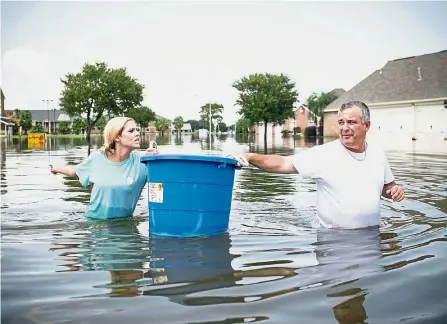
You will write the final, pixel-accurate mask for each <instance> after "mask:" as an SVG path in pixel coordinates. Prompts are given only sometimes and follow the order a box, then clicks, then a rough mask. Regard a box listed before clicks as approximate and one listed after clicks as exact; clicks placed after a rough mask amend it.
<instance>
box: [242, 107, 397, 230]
mask: <svg viewBox="0 0 447 324" xmlns="http://www.w3.org/2000/svg"><path fill="white" fill-rule="evenodd" d="M338 125H339V139H338V140H335V141H332V142H330V143H326V144H323V145H319V146H314V147H312V148H310V149H307V150H304V151H302V152H300V153H297V154H295V155H293V156H289V157H284V156H280V155H262V154H256V153H244V154H243V155H242V156H241V157H240V158H239V165H244V164H245V165H248V163H250V164H252V165H254V166H255V167H257V168H259V169H261V170H264V171H267V172H271V173H299V174H301V175H302V176H304V177H308V178H312V179H313V180H315V182H316V183H317V213H318V218H319V221H320V224H321V225H322V226H324V227H341V228H358V227H367V226H377V225H379V224H380V199H381V196H384V197H386V198H389V199H392V200H393V201H401V200H403V199H404V196H405V195H404V192H403V190H402V188H401V187H400V186H398V185H396V183H395V181H394V176H393V174H392V172H391V168H390V166H389V163H388V160H387V158H386V155H385V153H384V152H383V150H381V149H380V148H378V147H376V146H375V145H374V144H373V143H368V142H367V141H366V133H367V132H368V130H369V128H370V125H371V122H370V113H369V108H368V106H367V105H366V104H365V103H363V102H361V101H348V102H346V103H344V104H343V105H342V106H341V108H340V110H339V112H338Z"/></svg>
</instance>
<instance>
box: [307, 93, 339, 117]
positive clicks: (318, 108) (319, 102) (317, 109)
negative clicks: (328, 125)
mask: <svg viewBox="0 0 447 324" xmlns="http://www.w3.org/2000/svg"><path fill="white" fill-rule="evenodd" d="M335 99H337V95H335V94H334V93H333V92H326V93H325V92H321V93H320V94H318V93H316V92H314V93H312V94H311V95H310V96H309V97H308V98H307V108H309V110H310V111H311V112H312V113H313V117H314V121H315V124H317V125H318V124H321V125H322V123H323V115H324V109H325V108H326V107H327V106H328V105H329V104H330V103H331V102H332V101H334V100H335ZM319 122H320V123H319Z"/></svg>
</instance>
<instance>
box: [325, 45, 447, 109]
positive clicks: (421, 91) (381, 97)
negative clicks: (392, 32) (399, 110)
mask: <svg viewBox="0 0 447 324" xmlns="http://www.w3.org/2000/svg"><path fill="white" fill-rule="evenodd" d="M446 97H447V50H445V51H441V52H437V53H431V54H425V55H420V56H412V57H406V58H402V59H397V60H393V61H389V62H387V63H386V64H385V66H384V67H383V68H382V69H380V70H377V71H374V72H373V73H372V74H371V75H370V76H368V77H367V78H366V79H364V80H363V81H361V82H360V83H359V84H357V85H356V86H354V87H353V88H352V89H351V90H349V91H348V92H346V93H344V94H343V95H341V96H340V97H339V98H337V99H336V100H334V101H333V102H332V103H331V104H330V105H328V106H327V107H326V109H325V110H326V111H333V110H338V108H339V107H340V106H341V105H342V103H343V102H345V101H347V100H361V101H364V102H365V103H367V104H372V103H380V102H393V101H407V100H424V99H435V98H446Z"/></svg>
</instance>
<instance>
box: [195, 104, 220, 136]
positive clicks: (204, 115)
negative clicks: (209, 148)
mask: <svg viewBox="0 0 447 324" xmlns="http://www.w3.org/2000/svg"><path fill="white" fill-rule="evenodd" d="M210 109H211V120H218V119H220V120H222V113H223V110H224V106H223V105H221V104H218V103H210V102H209V103H206V104H205V105H203V106H202V107H200V112H199V113H200V118H201V121H202V122H203V125H204V126H205V127H204V128H206V129H208V128H209V122H210V120H209V118H210V116H209V114H210ZM210 131H213V123H211V130H210Z"/></svg>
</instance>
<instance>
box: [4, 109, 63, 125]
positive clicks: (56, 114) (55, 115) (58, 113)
mask: <svg viewBox="0 0 447 324" xmlns="http://www.w3.org/2000/svg"><path fill="white" fill-rule="evenodd" d="M21 111H24V110H21ZM30 112H31V120H33V121H38V122H42V121H47V120H48V116H49V117H50V121H63V120H70V117H68V115H67V114H65V112H64V111H63V110H53V109H50V110H47V109H45V110H30ZM5 113H6V114H14V113H15V111H14V110H5Z"/></svg>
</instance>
